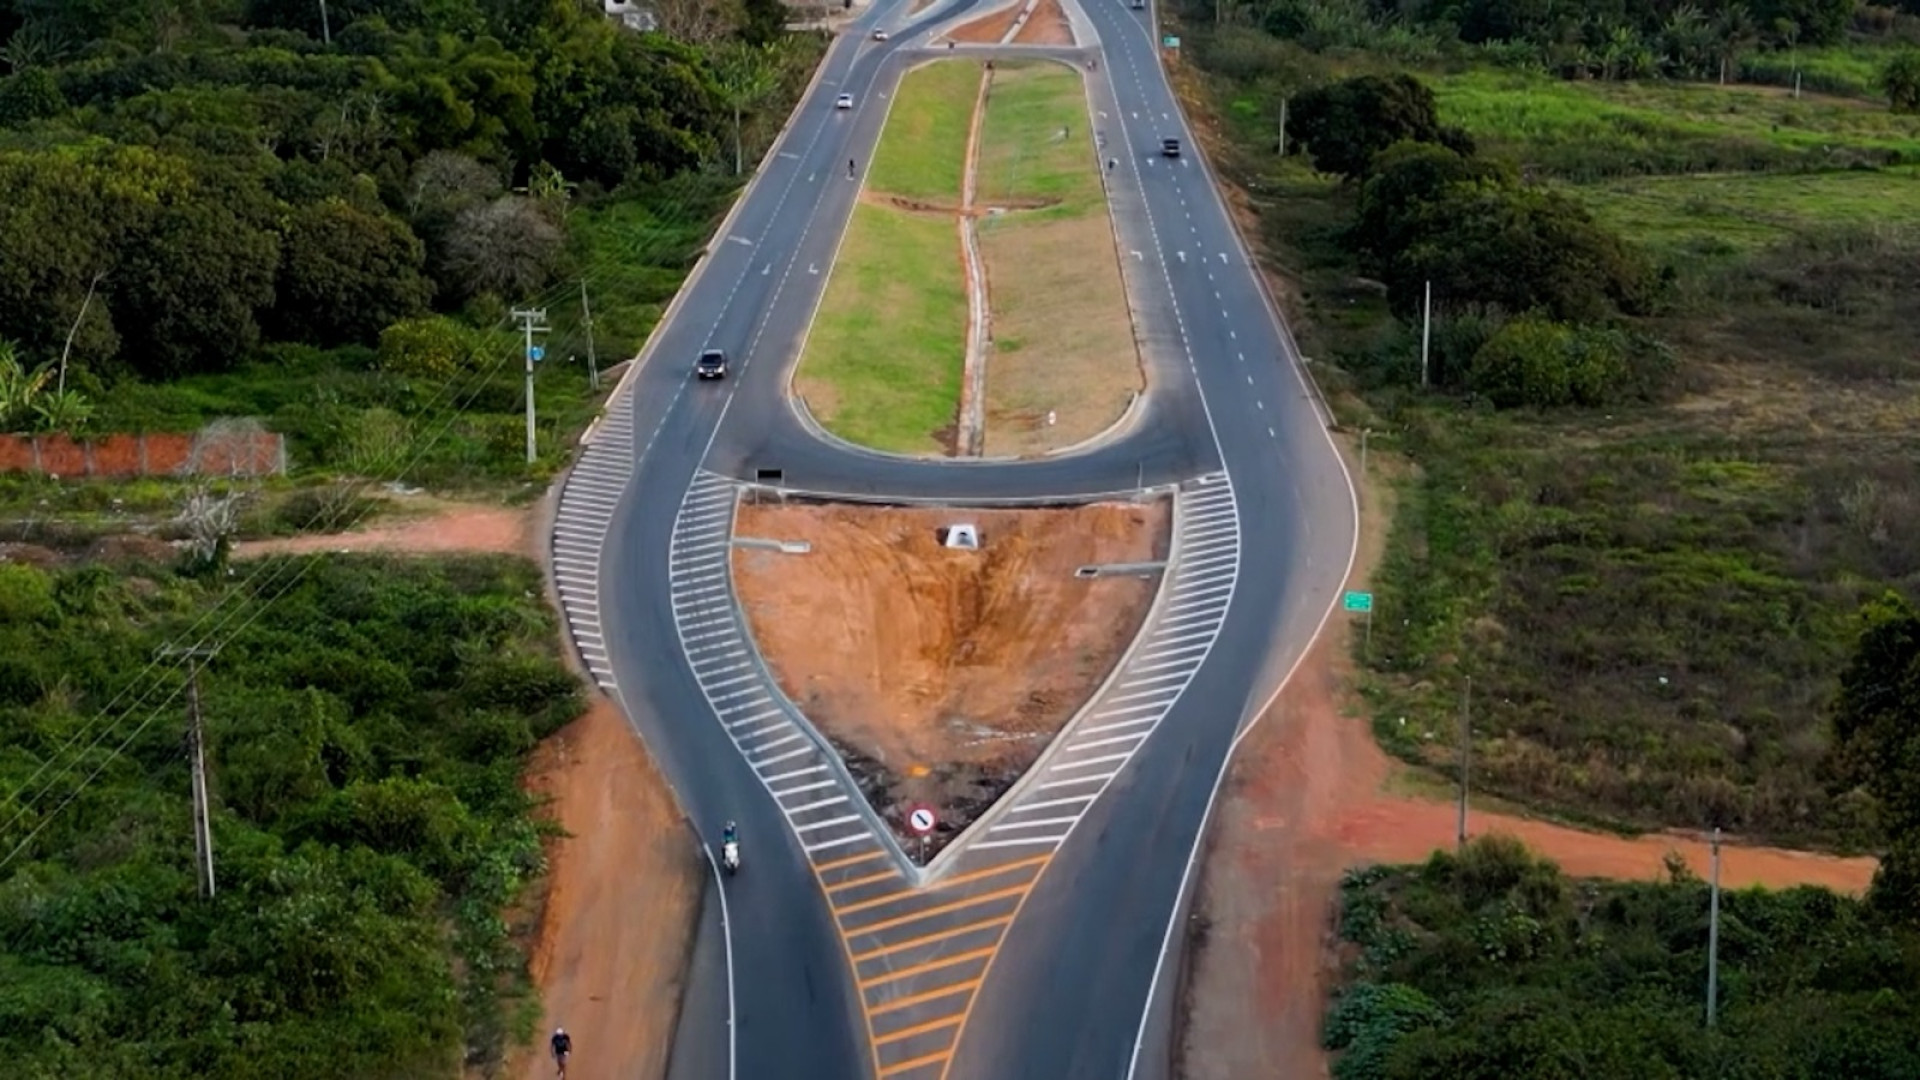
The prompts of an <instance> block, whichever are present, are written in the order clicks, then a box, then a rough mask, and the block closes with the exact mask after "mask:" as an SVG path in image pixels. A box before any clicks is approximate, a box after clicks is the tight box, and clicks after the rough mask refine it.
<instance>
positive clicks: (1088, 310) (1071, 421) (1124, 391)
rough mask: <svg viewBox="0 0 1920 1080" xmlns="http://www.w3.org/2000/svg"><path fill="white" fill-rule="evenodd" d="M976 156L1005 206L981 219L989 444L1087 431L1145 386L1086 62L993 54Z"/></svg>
mask: <svg viewBox="0 0 1920 1080" xmlns="http://www.w3.org/2000/svg"><path fill="white" fill-rule="evenodd" d="M978 167H979V174H978V185H979V186H978V188H977V189H976V195H977V198H978V201H979V203H980V205H982V206H984V207H989V208H995V207H997V208H1001V209H1004V210H1005V211H1006V212H1005V213H1000V214H995V215H993V216H989V217H985V218H982V219H980V220H979V222H978V225H979V233H980V253H981V258H982V259H983V260H984V261H985V262H986V269H987V297H988V304H989V307H990V310H991V313H992V327H993V342H992V349H991V351H990V352H989V354H988V357H987V396H986V403H985V404H986V441H985V452H986V453H987V454H990V455H1007V454H1028V453H1035V452H1040V451H1045V450H1051V449H1057V448H1059V447H1063V446H1070V445H1072V444H1074V443H1078V442H1082V441H1084V440H1086V439H1089V438H1092V437H1093V436H1095V435H1098V434H1099V433H1100V432H1101V431H1103V430H1105V429H1106V428H1108V427H1109V426H1111V425H1112V424H1113V423H1114V422H1115V421H1116V420H1118V419H1119V418H1120V416H1121V415H1122V413H1123V412H1124V411H1125V409H1126V406H1127V402H1128V400H1129V399H1130V398H1131V396H1132V395H1133V394H1134V393H1135V392H1137V391H1138V390H1139V389H1140V388H1141V385H1142V384H1141V371H1140V358H1139V354H1138V352H1137V351H1136V349H1135V347H1134V341H1133V323H1132V320H1131V317H1130V315H1129V312H1128V308H1127V294H1126V285H1125V283H1124V281H1123V280H1122V279H1121V275H1120V265H1119V260H1118V257H1117V252H1116V251H1115V250H1114V237H1113V225H1112V222H1111V220H1110V218H1109V217H1108V214H1107V205H1106V193H1105V191H1104V189H1103V187H1102V185H1101V183H1100V173H1099V169H1100V163H1099V155H1098V154H1097V153H1096V152H1095V148H1094V146H1093V138H1092V130H1091V125H1090V124H1089V123H1088V118H1087V105H1086V93H1085V89H1084V86H1083V84H1082V82H1081V78H1080V73H1079V72H1077V71H1074V70H1072V69H1070V68H1067V67H1065V66H1063V65H1060V64H1051V63H1023V64H999V65H996V66H995V68H994V72H993V84H992V86H991V88H990V89H989V91H988V94H987V113H986V116H985V118H984V119H983V120H982V123H981V133H980V159H979V165H978ZM1049 419H1051V421H1052V422H1051V423H1049Z"/></svg>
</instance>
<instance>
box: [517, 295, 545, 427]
mask: <svg viewBox="0 0 1920 1080" xmlns="http://www.w3.org/2000/svg"><path fill="white" fill-rule="evenodd" d="M513 317H514V318H516V319H519V320H520V328H521V329H522V330H524V331H526V339H527V464H529V465H531V464H533V459H534V458H535V457H536V456H538V448H537V447H536V446H535V445H534V438H533V364H534V361H536V360H538V359H540V350H539V349H538V348H536V347H535V346H534V344H533V335H534V332H535V331H539V332H540V333H543V334H544V333H546V331H547V325H546V323H547V309H546V308H514V309H513ZM536 323H537V324H539V325H535V324H536Z"/></svg>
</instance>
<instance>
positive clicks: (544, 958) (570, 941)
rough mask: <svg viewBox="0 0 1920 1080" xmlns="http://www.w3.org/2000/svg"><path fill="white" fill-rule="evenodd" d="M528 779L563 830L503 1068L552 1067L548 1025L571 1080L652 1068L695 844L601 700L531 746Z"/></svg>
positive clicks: (662, 1036) (688, 901) (672, 992)
mask: <svg viewBox="0 0 1920 1080" xmlns="http://www.w3.org/2000/svg"><path fill="white" fill-rule="evenodd" d="M526 786H527V789H528V790H529V791H531V792H532V793H534V794H535V795H536V796H539V797H544V798H547V799H550V800H551V803H550V805H549V807H548V816H549V817H550V818H551V819H552V820H553V821H555V822H556V823H558V824H559V825H560V827H561V828H563V829H565V830H566V832H567V834H568V835H566V836H564V837H561V838H558V839H555V840H551V841H549V842H548V844H547V860H548V866H549V871H548V875H547V880H546V883H545V887H546V894H545V902H544V904H543V905H542V908H541V910H540V918H539V923H538V927H537V929H536V931H535V936H534V940H533V943H532V948H531V950H530V955H529V967H530V969H531V971H532V974H533V980H534V983H535V984H536V985H537V986H539V987H540V990H541V999H542V1001H543V1003H544V1006H545V1008H544V1011H543V1014H542V1022H541V1026H540V1027H539V1029H538V1032H539V1033H538V1035H537V1037H536V1039H535V1045H534V1046H533V1047H529V1048H526V1049H524V1050H522V1051H520V1052H519V1053H517V1054H515V1055H513V1057H512V1058H510V1059H509V1062H508V1068H507V1070H506V1075H507V1076H509V1077H515V1078H521V1080H551V1077H552V1076H553V1062H552V1060H551V1059H550V1058H548V1057H547V1054H546V1049H545V1047H546V1035H547V1034H548V1033H550V1032H551V1031H552V1030H553V1028H554V1027H555V1026H556V1025H557V1026H560V1027H564V1028H566V1029H567V1031H568V1032H569V1033H570V1034H572V1035H573V1045H574V1054H573V1061H572V1062H571V1063H570V1065H569V1066H568V1068H567V1075H568V1076H569V1077H570V1078H572V1080H659V1078H660V1077H663V1076H664V1075H665V1073H666V1065H667V1051H668V1048H669V1045H670V1043H671V1042H672V1036H673V1025H674V1022H675V1020H676V1019H677V1018H678V1016H679V1011H680V990H681V983H682V979H683V978H684V976H685V968H686V961H687V956H688V950H689V949H690V948H691V942H692V940H693V930H694V918H695V916H696V915H697V914H698V911H697V905H698V902H699V881H700V875H701V873H702V870H701V868H700V866H699V864H698V861H697V860H698V858H699V854H698V852H697V851H696V849H695V848H694V845H693V840H692V838H691V836H690V835H689V834H688V832H687V830H686V829H685V828H683V827H682V826H681V822H680V811H679V809H678V808H677V807H676V806H675V805H674V801H673V797H672V795H671V794H670V792H669V790H668V788H667V785H666V782H665V781H664V780H663V779H661V777H660V774H659V773H658V772H657V771H655V769H654V766H653V762H652V761H651V760H649V759H648V757H647V755H646V752H645V750H644V749H643V748H642V747H641V744H640V737H639V736H638V735H635V734H634V733H633V731H632V729H630V728H629V727H628V726H627V722H626V719H625V717H623V716H622V715H621V714H620V710H619V708H618V707H616V706H615V705H614V704H613V703H612V702H610V701H607V700H606V699H605V698H596V699H595V700H594V703H593V707H592V708H590V709H589V710H588V711H587V713H586V714H585V715H584V716H582V717H580V718H579V719H578V720H575V721H574V722H573V723H571V724H569V725H567V726H566V727H565V728H562V729H561V730H560V731H559V732H557V733H555V734H554V735H553V736H552V737H551V738H549V739H548V740H547V741H546V742H544V743H542V744H541V746H540V747H539V749H538V750H536V751H535V752H534V759H533V764H532V766H531V767H530V769H529V771H528V775H527V780H526Z"/></svg>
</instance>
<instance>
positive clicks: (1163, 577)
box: [918, 484, 1184, 885]
mask: <svg viewBox="0 0 1920 1080" xmlns="http://www.w3.org/2000/svg"><path fill="white" fill-rule="evenodd" d="M1171 487H1172V492H1171V496H1172V500H1173V512H1172V513H1171V514H1170V515H1168V529H1169V530H1170V531H1169V532H1168V534H1167V563H1166V566H1165V567H1163V568H1162V569H1161V571H1160V587H1159V588H1157V589H1155V590H1154V591H1153V603H1152V604H1151V605H1149V606H1148V608H1147V614H1146V617H1145V618H1143V619H1141V620H1140V629H1138V630H1136V631H1134V635H1133V640H1132V641H1130V642H1128V643H1127V648H1126V651H1125V652H1123V653H1121V654H1120V658H1119V659H1118V660H1115V661H1114V664H1113V668H1112V669H1111V670H1109V671H1108V672H1107V676H1106V678H1104V679H1102V680H1100V685H1099V687H1097V688H1096V689H1095V690H1094V692H1093V693H1092V694H1090V695H1088V696H1087V700H1085V701H1084V702H1081V704H1080V707H1079V708H1078V709H1075V710H1074V713H1073V715H1072V716H1071V717H1069V718H1068V719H1067V722H1066V723H1064V724H1062V725H1060V730H1059V731H1056V732H1054V735H1053V738H1052V739H1050V740H1048V742H1047V748H1046V749H1045V750H1042V751H1040V754H1039V756H1038V757H1035V758H1034V759H1033V762H1032V763H1031V764H1029V765H1028V766H1027V768H1026V771H1024V772H1022V773H1021V774H1020V779H1018V780H1015V781H1014V782H1013V786H1012V787H1010V788H1008V789H1007V790H1006V791H1003V792H1001V793H1000V797H999V798H997V799H995V800H993V805H992V806H989V807H988V808H987V812H986V813H984V814H981V815H980V816H979V817H977V818H974V819H973V820H972V821H970V822H968V823H967V827H966V828H964V829H962V830H960V835H958V836H955V837H954V838H953V839H952V840H950V841H948V842H947V846H946V847H944V848H941V849H940V854H938V855H935V856H934V857H933V860H932V861H931V862H929V863H928V864H927V865H926V867H925V869H924V870H923V871H922V876H921V880H920V881H919V882H918V884H921V885H925V884H926V883H928V882H932V881H938V880H939V879H940V876H941V875H942V874H944V873H946V872H947V871H948V870H950V869H952V865H953V863H954V862H957V861H958V860H959V858H960V856H962V855H964V854H966V851H967V846H968V841H970V840H971V839H973V838H974V836H975V834H976V833H978V834H981V835H984V834H985V833H986V831H987V830H988V829H989V828H991V827H992V826H993V824H994V823H995V822H997V821H999V820H1000V819H1001V818H1002V817H1005V816H1006V815H1007V814H1009V813H1011V812H1012V810H1013V804H1014V803H1016V802H1018V801H1019V800H1020V796H1022V795H1024V794H1026V792H1027V791H1028V790H1029V789H1030V788H1031V787H1032V786H1033V784H1034V783H1035V782H1036V781H1037V780H1039V778H1040V777H1041V776H1042V775H1043V774H1044V773H1045V772H1046V771H1047V766H1048V765H1049V764H1050V763H1051V762H1052V761H1053V759H1054V758H1056V757H1058V756H1059V755H1060V752H1061V750H1062V749H1063V748H1065V746H1066V745H1067V742H1068V740H1069V739H1070V738H1072V736H1073V735H1074V734H1075V733H1076V732H1078V731H1079V730H1080V725H1081V724H1082V723H1084V722H1085V721H1086V719H1087V717H1089V716H1091V715H1092V713H1093V710H1094V709H1095V708H1097V707H1098V706H1099V705H1100V704H1101V702H1102V701H1104V700H1105V699H1106V696H1107V692H1108V691H1110V690H1112V689H1113V687H1114V684H1115V683H1116V682H1117V681H1118V680H1119V678H1120V676H1121V674H1122V673H1123V672H1125V671H1126V669H1127V665H1128V664H1129V663H1131V662H1132V661H1133V658H1134V654H1136V653H1138V652H1139V651H1140V646H1141V645H1142V644H1144V643H1145V642H1146V640H1147V635H1148V633H1149V632H1150V631H1152V630H1153V629H1154V623H1155V621H1156V620H1158V619H1159V618H1160V616H1161V615H1162V614H1163V613H1164V612H1165V610H1166V605H1167V600H1168V598H1169V597H1170V596H1171V595H1172V592H1173V590H1171V589H1169V588H1167V582H1169V581H1171V580H1173V575H1174V573H1175V572H1176V571H1178V570H1179V568H1180V524H1181V520H1182V518H1183V516H1184V511H1183V510H1182V508H1181V500H1180V488H1179V485H1177V484H1175V485H1171ZM1159 490H1162V489H1161V488H1145V489H1142V491H1141V494H1146V493H1147V492H1151V491H1159ZM1129 764H1131V762H1129ZM1091 807H1092V804H1091V803H1089V804H1088V808H1089V809H1090V808H1091ZM1083 813H1084V811H1083ZM1060 846H1061V847H1064V846H1066V841H1065V840H1064V839H1063V840H1062V841H1061V843H1060ZM1056 850H1057V849H1056ZM950 857H951V858H950Z"/></svg>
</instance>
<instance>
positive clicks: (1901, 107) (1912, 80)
mask: <svg viewBox="0 0 1920 1080" xmlns="http://www.w3.org/2000/svg"><path fill="white" fill-rule="evenodd" d="M1880 89H1882V90H1884V91H1886V94H1887V102H1888V103H1889V104H1890V105H1891V106H1892V108H1893V111H1894V112H1897V113H1912V112H1920V50H1915V49H1902V50H1900V51H1899V52H1897V53H1895V54H1894V55H1893V57H1892V58H1891V59H1889V60H1888V61H1887V62H1886V65H1885V66H1884V67H1882V68H1881V69H1880Z"/></svg>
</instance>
